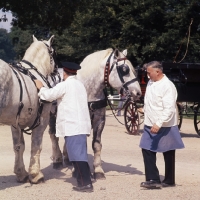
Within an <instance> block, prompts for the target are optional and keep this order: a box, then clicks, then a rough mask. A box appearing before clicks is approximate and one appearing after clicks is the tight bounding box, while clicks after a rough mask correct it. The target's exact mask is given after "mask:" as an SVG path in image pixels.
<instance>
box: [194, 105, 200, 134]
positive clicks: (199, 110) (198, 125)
mask: <svg viewBox="0 0 200 200" xmlns="http://www.w3.org/2000/svg"><path fill="white" fill-rule="evenodd" d="M194 127H195V130H196V132H197V134H198V135H199V136H200V102H199V103H198V104H197V106H196V107H195V109H194Z"/></svg>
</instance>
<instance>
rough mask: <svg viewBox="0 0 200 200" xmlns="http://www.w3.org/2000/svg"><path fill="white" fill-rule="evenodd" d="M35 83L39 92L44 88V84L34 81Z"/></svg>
mask: <svg viewBox="0 0 200 200" xmlns="http://www.w3.org/2000/svg"><path fill="white" fill-rule="evenodd" d="M34 81H35V85H36V87H37V89H38V90H40V89H41V88H42V87H44V85H43V83H42V82H41V81H40V80H34Z"/></svg>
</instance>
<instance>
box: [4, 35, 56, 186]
mask: <svg viewBox="0 0 200 200" xmlns="http://www.w3.org/2000/svg"><path fill="white" fill-rule="evenodd" d="M53 37H54V36H52V37H51V38H50V39H49V40H48V41H38V40H37V39H36V38H35V37H34V36H33V43H32V44H31V45H30V47H29V48H28V49H27V50H26V52H25V55H24V57H23V60H22V61H21V62H19V63H18V64H8V63H6V62H4V61H3V60H0V99H1V102H0V123H2V124H6V125H10V126H11V131H12V137H13V147H14V152H15V165H14V173H15V174H16V176H17V181H18V182H25V181H27V180H28V179H29V181H30V182H32V183H38V182H40V181H41V180H43V178H44V175H43V174H42V172H41V171H40V152H41V150H42V138H43V132H44V130H45V129H46V127H47V125H48V122H49V112H50V109H51V103H43V102H40V101H39V99H38V91H37V89H36V87H35V84H34V81H33V79H35V78H37V79H40V80H41V81H42V82H43V83H44V84H45V85H46V86H49V84H50V83H49V81H47V78H48V76H49V75H51V74H52V73H53V72H55V71H54V70H55V67H56V66H55V62H54V59H53V52H54V50H53V48H52V41H53ZM31 131H32V134H31V158H30V165H29V170H28V172H27V171H26V169H25V165H24V161H23V153H24V150H25V141H24V136H23V132H26V133H30V132H31Z"/></svg>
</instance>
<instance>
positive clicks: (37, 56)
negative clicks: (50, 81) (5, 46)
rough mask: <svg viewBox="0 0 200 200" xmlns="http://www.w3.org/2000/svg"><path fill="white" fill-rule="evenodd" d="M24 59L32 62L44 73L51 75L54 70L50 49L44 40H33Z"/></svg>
mask: <svg viewBox="0 0 200 200" xmlns="http://www.w3.org/2000/svg"><path fill="white" fill-rule="evenodd" d="M23 60H27V61H29V62H30V63H32V65H34V66H35V67H36V68H37V69H38V71H39V72H41V73H42V74H46V75H49V74H51V72H52V71H53V68H52V67H51V65H50V56H49V53H48V49H47V47H46V45H45V44H44V43H43V42H42V41H36V42H33V43H32V44H31V45H30V47H29V48H28V49H27V50H26V52H25V55H24V57H23Z"/></svg>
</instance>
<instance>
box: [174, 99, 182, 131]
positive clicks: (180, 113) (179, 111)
mask: <svg viewBox="0 0 200 200" xmlns="http://www.w3.org/2000/svg"><path fill="white" fill-rule="evenodd" d="M176 105H177V107H178V128H179V130H180V129H181V125H182V121H183V109H182V105H181V104H180V103H177V104H176Z"/></svg>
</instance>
